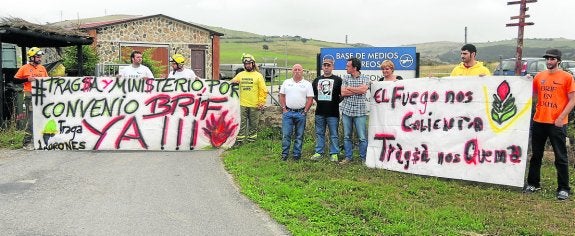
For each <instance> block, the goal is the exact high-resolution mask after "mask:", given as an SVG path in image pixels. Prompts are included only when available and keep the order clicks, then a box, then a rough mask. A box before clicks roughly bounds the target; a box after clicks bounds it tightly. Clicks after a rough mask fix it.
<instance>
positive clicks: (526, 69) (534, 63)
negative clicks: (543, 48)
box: [493, 57, 547, 76]
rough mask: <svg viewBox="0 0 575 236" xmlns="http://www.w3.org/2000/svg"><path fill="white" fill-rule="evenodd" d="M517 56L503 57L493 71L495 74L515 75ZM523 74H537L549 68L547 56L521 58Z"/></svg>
mask: <svg viewBox="0 0 575 236" xmlns="http://www.w3.org/2000/svg"><path fill="white" fill-rule="evenodd" d="M515 61H516V60H515V58H509V59H503V60H501V63H499V66H497V68H496V69H495V71H494V72H493V75H507V76H512V75H515ZM521 62H522V63H521V65H522V66H521V76H525V75H527V74H530V75H531V76H535V75H536V74H537V73H538V72H540V71H544V70H545V69H547V65H546V64H545V58H537V57H535V58H532V57H526V58H522V59H521Z"/></svg>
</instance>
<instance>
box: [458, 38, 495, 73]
mask: <svg viewBox="0 0 575 236" xmlns="http://www.w3.org/2000/svg"><path fill="white" fill-rule="evenodd" d="M476 55H477V48H475V45H473V44H465V45H463V47H461V63H460V64H459V65H457V66H456V67H455V68H453V70H452V71H451V75H450V76H473V75H479V76H489V75H491V72H490V71H489V69H487V67H485V66H483V62H480V61H476V60H475V56H476Z"/></svg>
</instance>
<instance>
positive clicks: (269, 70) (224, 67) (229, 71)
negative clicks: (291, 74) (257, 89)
mask: <svg viewBox="0 0 575 236" xmlns="http://www.w3.org/2000/svg"><path fill="white" fill-rule="evenodd" d="M258 68H259V70H260V73H262V75H263V76H264V77H265V79H266V81H270V80H271V79H272V77H273V78H277V77H278V76H279V74H280V69H279V68H277V64H276V63H258ZM243 70H244V64H220V79H232V78H234V76H236V74H238V73H240V72H242V71H243Z"/></svg>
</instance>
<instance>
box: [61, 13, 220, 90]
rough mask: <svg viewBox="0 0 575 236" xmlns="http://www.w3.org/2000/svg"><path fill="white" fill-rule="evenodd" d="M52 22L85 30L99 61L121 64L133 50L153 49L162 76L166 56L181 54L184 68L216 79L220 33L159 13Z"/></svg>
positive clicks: (166, 66)
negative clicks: (184, 62) (184, 63)
mask: <svg viewBox="0 0 575 236" xmlns="http://www.w3.org/2000/svg"><path fill="white" fill-rule="evenodd" d="M52 25H55V26H60V27H65V28H75V29H79V30H81V31H84V32H86V33H88V35H90V36H91V37H92V38H93V39H94V43H93V46H94V47H95V48H96V51H97V53H98V54H99V56H100V63H104V64H123V63H126V62H125V61H126V59H128V60H129V55H130V53H131V51H132V50H139V51H145V50H152V53H151V54H152V59H153V60H154V61H157V62H158V65H159V66H160V67H161V68H163V72H162V73H161V74H160V75H156V76H165V75H167V73H168V69H169V57H170V56H171V55H172V54H175V53H179V54H182V55H184V56H185V57H186V58H188V60H186V65H185V66H186V67H187V68H191V69H193V70H194V71H195V73H196V75H198V76H199V77H201V78H206V79H219V73H218V71H219V64H220V62H219V60H220V58H219V55H220V36H223V34H222V33H219V32H216V31H213V30H210V29H207V28H205V27H202V26H198V25H195V24H192V23H189V22H185V21H182V20H178V19H175V18H172V17H169V16H165V15H162V14H157V15H150V16H131V15H111V16H104V17H96V18H85V19H78V20H67V21H62V22H58V23H54V24H52Z"/></svg>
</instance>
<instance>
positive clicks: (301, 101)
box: [280, 78, 313, 109]
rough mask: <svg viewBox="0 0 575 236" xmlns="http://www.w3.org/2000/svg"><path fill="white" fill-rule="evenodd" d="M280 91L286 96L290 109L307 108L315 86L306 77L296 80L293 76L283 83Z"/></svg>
mask: <svg viewBox="0 0 575 236" xmlns="http://www.w3.org/2000/svg"><path fill="white" fill-rule="evenodd" d="M280 93H281V94H284V95H285V96H286V106H287V107H288V108H290V109H302V108H305V103H306V102H307V98H308V97H313V87H312V86H311V83H310V82H309V81H307V80H305V79H302V80H300V81H299V82H295V81H294V80H293V78H290V79H287V80H285V81H284V82H283V83H282V87H281V88H280Z"/></svg>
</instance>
